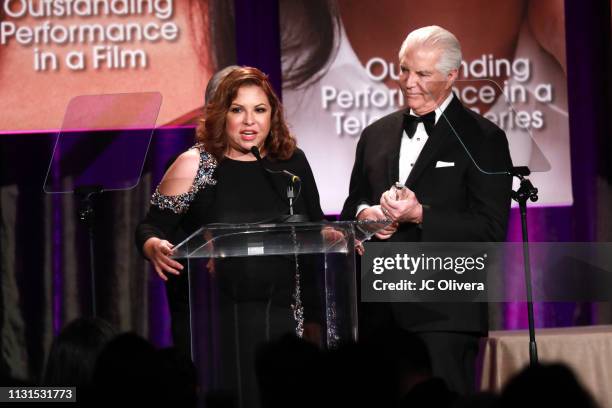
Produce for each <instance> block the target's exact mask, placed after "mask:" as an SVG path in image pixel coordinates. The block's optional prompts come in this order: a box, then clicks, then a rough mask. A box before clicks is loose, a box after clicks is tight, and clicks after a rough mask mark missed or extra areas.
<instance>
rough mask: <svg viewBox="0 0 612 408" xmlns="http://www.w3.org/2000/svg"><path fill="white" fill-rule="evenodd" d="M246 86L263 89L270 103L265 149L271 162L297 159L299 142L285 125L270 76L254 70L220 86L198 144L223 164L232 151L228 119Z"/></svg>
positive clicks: (242, 71) (232, 76) (199, 132)
mask: <svg viewBox="0 0 612 408" xmlns="http://www.w3.org/2000/svg"><path fill="white" fill-rule="evenodd" d="M243 86H257V87H259V88H261V89H262V90H263V91H264V93H265V94H266V96H267V97H268V101H269V102H270V107H271V110H272V112H271V116H272V117H271V119H270V122H271V123H270V134H269V135H268V137H267V138H266V141H265V144H264V147H265V151H266V155H267V156H268V157H269V158H271V159H279V160H286V159H288V158H290V157H291V155H293V152H294V151H295V148H296V143H295V139H294V138H293V136H291V134H290V133H289V128H288V127H287V124H286V123H285V118H284V113H283V106H282V105H281V103H280V101H279V99H278V97H277V96H276V94H275V93H274V90H273V89H272V85H271V84H270V82H269V81H268V77H267V76H266V74H264V73H263V72H261V71H260V70H258V69H257V68H252V67H241V68H237V69H234V70H233V71H232V72H230V73H229V74H228V75H227V76H226V77H225V78H224V79H223V80H222V81H221V83H220V84H219V87H218V88H217V91H216V92H215V95H214V97H213V98H212V100H211V101H210V102H209V103H208V104H207V105H206V107H205V115H204V116H205V118H206V120H204V121H203V123H202V125H201V126H200V127H199V128H198V130H197V132H196V140H197V141H198V142H199V143H202V144H203V145H204V148H205V149H206V151H207V152H209V153H210V154H212V155H213V156H214V157H215V158H216V159H217V160H218V161H221V160H223V158H224V156H225V153H226V152H227V149H228V139H227V134H226V131H225V126H226V115H227V112H228V111H229V109H230V106H231V104H232V102H233V101H234V100H235V99H236V96H237V95H238V90H239V89H240V88H241V87H243Z"/></svg>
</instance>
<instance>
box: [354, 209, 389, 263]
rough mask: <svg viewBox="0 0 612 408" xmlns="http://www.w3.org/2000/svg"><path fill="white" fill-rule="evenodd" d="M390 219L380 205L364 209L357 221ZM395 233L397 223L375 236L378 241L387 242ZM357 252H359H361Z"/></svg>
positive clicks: (358, 215)
mask: <svg viewBox="0 0 612 408" xmlns="http://www.w3.org/2000/svg"><path fill="white" fill-rule="evenodd" d="M388 219H389V217H388V216H386V215H385V213H384V212H383V211H382V208H381V207H380V205H373V206H372V207H368V208H364V209H363V210H361V212H359V214H357V220H359V221H362V220H372V221H380V220H388ZM395 231H397V222H393V223H391V224H389V225H387V226H386V227H385V228H384V229H382V230H380V231H378V232H377V233H376V234H374V236H375V237H376V238H378V239H381V240H385V239H389V238H391V235H393V234H395ZM357 252H359V250H358V251H357ZM360 255H362V254H360Z"/></svg>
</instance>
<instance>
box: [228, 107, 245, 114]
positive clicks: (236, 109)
mask: <svg viewBox="0 0 612 408" xmlns="http://www.w3.org/2000/svg"><path fill="white" fill-rule="evenodd" d="M230 112H232V113H240V112H242V109H241V108H239V107H237V106H234V107H233V108H231V109H230Z"/></svg>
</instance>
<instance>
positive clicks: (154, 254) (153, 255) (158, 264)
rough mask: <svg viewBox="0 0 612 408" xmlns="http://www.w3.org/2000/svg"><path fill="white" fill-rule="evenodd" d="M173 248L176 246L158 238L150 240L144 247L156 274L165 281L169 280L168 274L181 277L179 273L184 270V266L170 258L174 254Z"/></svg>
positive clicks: (143, 249)
mask: <svg viewBox="0 0 612 408" xmlns="http://www.w3.org/2000/svg"><path fill="white" fill-rule="evenodd" d="M173 248H174V245H172V244H171V243H170V242H168V241H166V240H165V239H159V238H157V237H152V238H149V239H148V240H147V241H146V242H145V243H144V245H143V247H142V251H143V252H144V254H145V256H146V257H147V259H148V260H149V262H151V264H153V267H154V268H155V272H157V274H158V275H159V277H160V278H161V279H163V280H164V281H167V280H168V277H167V276H166V274H167V273H171V274H173V275H180V272H179V271H181V270H183V265H181V264H180V263H178V262H177V261H175V260H174V259H172V258H170V255H172V253H173V252H174V249H173Z"/></svg>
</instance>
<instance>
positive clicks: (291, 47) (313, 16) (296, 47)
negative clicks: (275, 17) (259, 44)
mask: <svg viewBox="0 0 612 408" xmlns="http://www.w3.org/2000/svg"><path fill="white" fill-rule="evenodd" d="M279 7H280V29H281V56H282V67H283V87H284V88H289V89H297V88H303V87H306V86H308V85H310V84H312V83H314V82H316V81H317V80H319V79H320V78H321V77H322V76H323V75H324V74H325V72H326V69H327V67H328V65H329V62H330V60H332V58H333V56H334V54H335V52H336V51H337V48H338V44H339V36H340V29H339V28H340V17H339V14H338V10H337V7H336V1H335V0H279Z"/></svg>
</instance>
